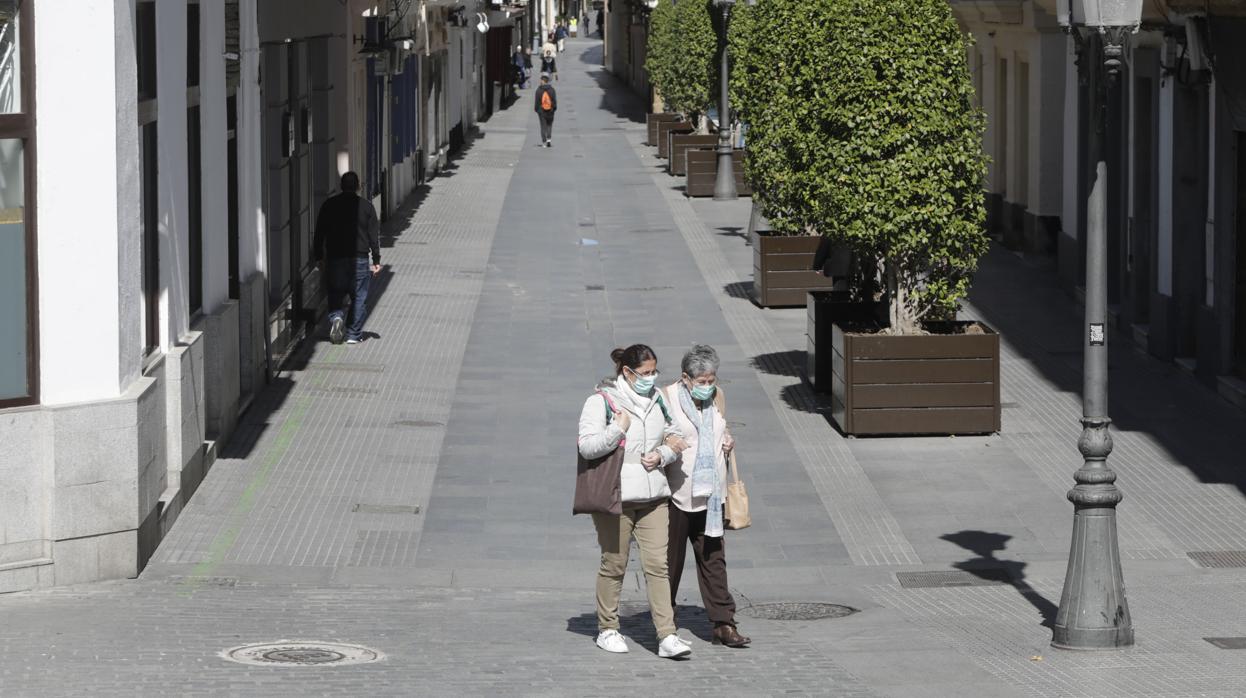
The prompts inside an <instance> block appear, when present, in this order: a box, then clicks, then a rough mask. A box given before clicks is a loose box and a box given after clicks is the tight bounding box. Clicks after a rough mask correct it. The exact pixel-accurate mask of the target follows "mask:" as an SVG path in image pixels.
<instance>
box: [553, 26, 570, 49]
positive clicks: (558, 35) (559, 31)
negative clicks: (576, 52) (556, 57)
mask: <svg viewBox="0 0 1246 698" xmlns="http://www.w3.org/2000/svg"><path fill="white" fill-rule="evenodd" d="M554 41H555V42H556V43H557V44H558V52H559V53H562V52H563V51H565V50H566V48H567V25H566V24H563V23H562V22H559V23H558V25H557V26H555V27H554Z"/></svg>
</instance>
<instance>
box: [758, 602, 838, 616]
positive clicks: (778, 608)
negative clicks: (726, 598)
mask: <svg viewBox="0 0 1246 698" xmlns="http://www.w3.org/2000/svg"><path fill="white" fill-rule="evenodd" d="M740 613H741V614H742V615H746V616H748V617H749V618H759V619H761V620H823V619H826V618H843V617H845V616H850V615H852V614H854V613H857V609H855V608H853V607H851V606H844V605H841V604H837V603H809V602H804V601H784V602H780V603H761V604H755V605H752V606H748V607H745V608H742V609H740Z"/></svg>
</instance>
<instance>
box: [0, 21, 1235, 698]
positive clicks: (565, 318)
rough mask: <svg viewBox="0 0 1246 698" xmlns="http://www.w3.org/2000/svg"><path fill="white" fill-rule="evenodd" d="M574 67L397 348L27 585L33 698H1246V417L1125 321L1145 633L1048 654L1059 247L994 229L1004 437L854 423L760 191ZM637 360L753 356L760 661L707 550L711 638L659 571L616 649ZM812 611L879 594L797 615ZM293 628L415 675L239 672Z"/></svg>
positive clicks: (580, 44) (1133, 534)
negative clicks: (845, 416)
mask: <svg viewBox="0 0 1246 698" xmlns="http://www.w3.org/2000/svg"><path fill="white" fill-rule="evenodd" d="M559 63H560V66H561V68H562V74H561V79H560V80H559V81H558V82H557V84H556V87H557V89H558V93H559V105H560V109H559V111H558V115H557V120H556V122H555V125H554V138H553V143H554V147H553V148H550V149H544V148H538V147H537V141H538V137H537V129H538V124H537V119H536V116H535V115H534V113H533V111H532V105H531V99H532V97H531V95H532V92H531V91H530V90H529V91H524V92H522V93H521V96H520V99H519V101H518V102H517V103H516V104H514V105H512V106H511V107H510V108H509V109H508V110H505V111H501V112H499V113H497V114H496V115H494V116H493V117H492V118H491V119H490V120H489V121H488V122H487V123H484V124H482V128H481V133H480V134H479V135H478V137H476V138H475V139H474V140H472V141H471V142H470V144H469V146H468V147H467V149H466V150H465V152H464V153H463V154H462V155H461V157H460V158H459V159H457V160H456V161H455V162H454V163H453V165H452V167H451V169H450V171H449V172H448V173H447V176H441V177H438V178H436V179H435V180H433V181H432V183H431V185H430V186H429V187H428V188H427V189H426V190H425V191H423V192H421V193H420V194H419V195H418V196H417V200H416V201H414V202H412V203H411V204H410V205H409V206H408V207H407V208H405V209H404V210H403V211H402V212H401V214H400V215H399V216H397V217H396V220H394V221H391V223H390V225H389V228H388V230H387V232H386V234H385V235H384V236H383V238H382V244H383V247H384V249H383V260H382V261H383V263H384V270H383V272H382V275H381V276H380V280H379V288H377V289H376V290H374V299H375V309H374V311H373V314H372V315H371V317H370V318H369V320H368V327H367V329H368V331H369V332H371V333H372V335H371V336H370V338H369V339H368V341H365V342H364V343H363V344H361V345H358V346H342V345H338V346H335V345H331V344H330V343H329V342H328V341H327V339H326V337H325V334H324V327H323V325H322V326H321V329H320V332H321V334H320V336H318V337H315V338H313V339H312V340H310V341H308V342H305V343H304V345H303V346H302V348H301V349H300V350H298V351H297V352H296V353H295V355H294V356H293V357H292V358H291V359H290V360H289V361H288V362H287V363H286V364H285V365H284V367H283V368H282V369H281V371H280V372H279V373H278V374H277V377H276V379H275V380H274V381H273V382H272V383H271V384H270V386H269V387H268V388H267V390H266V391H265V392H264V393H263V394H262V395H261V396H259V397H258V398H257V399H256V401H255V403H254V404H252V406H251V407H250V409H249V411H248V412H247V413H246V415H245V416H244V418H243V420H242V422H241V423H240V425H239V429H238V431H237V433H236V434H235V436H234V437H233V439H232V440H231V441H230V443H229V444H227V445H226V446H225V447H224V448H223V450H222V452H221V453H220V454H219V458H218V460H217V461H216V462H215V464H214V465H213V467H212V470H211V472H210V473H209V475H208V477H207V478H206V480H205V481H204V483H203V485H202V486H201V487H200V489H199V491H198V493H197V494H196V495H195V496H194V498H193V499H192V500H191V502H190V504H189V505H188V507H187V508H186V510H185V511H184V512H183V513H182V514H181V517H180V518H179V519H178V520H177V522H176V524H175V525H174V527H173V530H172V531H171V532H170V534H169V535H168V537H167V538H166V539H165V540H164V542H163V544H162V545H161V547H160V548H159V550H158V551H157V552H156V554H155V556H154V557H153V558H152V560H151V561H150V563H149V564H148V566H147V567H146V569H145V571H144V572H143V573H142V575H141V576H140V577H139V578H138V579H135V580H128V581H120V582H113V583H102V584H92V585H88V586H81V587H70V588H59V589H54V590H50V591H41V592H32V593H19V594H11V595H7V596H0V657H3V658H2V659H0V696H4V697H5V698H9V697H25V696H79V695H81V696H86V695H90V696H111V695H125V696H136V695H137V696H149V695H150V696H155V695H185V696H197V695H213V696H223V695H245V696H286V695H290V696H329V695H332V696H405V695H421V696H423V695H429V696H441V695H446V696H451V695H453V696H458V695H559V696H561V695H567V696H580V695H610V694H628V695H646V694H655V693H660V694H661V695H671V696H678V695H710V694H713V695H739V696H758V695H788V694H796V695H833V696H930V697H934V696H957V697H966V696H991V697H998V696H1226V697H1227V696H1242V695H1246V651H1242V650H1233V649H1221V648H1219V647H1217V646H1216V645H1213V644H1212V643H1210V642H1208V641H1206V640H1205V639H1204V638H1242V637H1243V636H1246V569H1243V566H1246V496H1244V495H1243V487H1244V486H1246V456H1243V452H1246V448H1243V447H1246V414H1244V413H1243V412H1241V411H1240V410H1237V409H1236V408H1233V407H1231V406H1230V405H1228V403H1225V402H1223V401H1221V400H1220V398H1218V397H1217V396H1216V395H1214V394H1213V393H1212V392H1210V391H1209V390H1207V389H1206V388H1204V387H1202V386H1200V385H1198V384H1197V383H1196V382H1195V381H1194V379H1193V378H1191V377H1189V376H1187V375H1185V374H1184V373H1183V372H1182V371H1181V370H1179V369H1177V368H1176V367H1174V366H1173V365H1171V364H1162V363H1159V362H1157V361H1155V360H1153V359H1151V358H1148V357H1147V356H1146V355H1145V354H1143V353H1140V352H1136V351H1134V350H1132V349H1131V348H1130V347H1129V346H1128V345H1127V343H1126V341H1125V340H1124V339H1123V338H1116V337H1114V341H1115V344H1114V345H1113V349H1112V370H1111V387H1112V391H1113V394H1112V395H1113V403H1112V410H1111V411H1112V414H1113V417H1114V420H1115V424H1114V426H1115V433H1114V437H1115V443H1116V450H1115V452H1114V453H1113V455H1112V461H1111V462H1112V464H1113V466H1114V467H1115V469H1116V470H1117V472H1118V473H1119V475H1120V480H1119V484H1120V486H1121V488H1122V490H1123V492H1124V495H1125V501H1124V502H1123V504H1122V505H1121V506H1120V508H1119V530H1120V545H1121V554H1122V558H1123V564H1124V571H1125V580H1126V584H1127V590H1128V599H1129V603H1130V608H1131V611H1132V614H1133V621H1134V626H1135V628H1136V632H1137V645H1136V646H1135V647H1133V648H1131V649H1129V650H1125V651H1113V652H1069V651H1059V650H1054V649H1051V648H1050V647H1049V644H1048V643H1049V641H1050V638H1051V631H1050V628H1049V626H1050V624H1051V622H1052V620H1053V619H1054V616H1055V613H1056V607H1057V605H1058V603H1059V601H1060V598H1059V597H1060V592H1061V587H1062V583H1063V577H1064V572H1065V565H1066V561H1067V551H1068V546H1069V537H1070V531H1071V524H1072V505H1071V504H1069V502H1068V501H1067V500H1066V499H1065V493H1066V492H1067V491H1068V489H1069V488H1070V487H1071V486H1072V484H1073V479H1072V474H1073V472H1074V470H1076V469H1077V468H1078V467H1079V466H1080V464H1081V463H1080V457H1079V455H1078V452H1077V449H1076V443H1077V438H1078V436H1079V434H1080V432H1081V425H1080V424H1079V423H1078V418H1079V416H1080V414H1081V411H1080V396H1079V389H1080V384H1081V383H1080V381H1081V378H1080V371H1081V357H1080V352H1079V349H1078V347H1079V344H1078V339H1077V338H1078V336H1079V335H1078V332H1079V330H1078V328H1079V327H1080V322H1081V320H1080V309H1079V307H1078V305H1077V303H1076V301H1075V300H1074V299H1072V298H1070V297H1068V296H1067V295H1066V294H1064V293H1063V292H1062V291H1061V290H1059V288H1058V287H1057V282H1056V278H1055V271H1054V269H1053V268H1052V263H1051V262H1050V261H1049V260H1045V259H1042V258H1037V259H1036V258H1027V257H1022V256H1018V255H1015V254H1013V253H1011V252H1009V251H1007V250H1005V249H1003V248H1001V247H996V248H995V249H993V250H992V252H991V253H990V255H989V256H988V258H986V259H985V260H984V262H983V267H982V270H981V273H980V275H979V277H978V281H977V284H976V286H975V291H974V294H973V297H972V303H971V304H970V305H969V306H968V307H967V308H966V309H965V314H966V316H967V317H973V318H977V319H981V320H984V321H986V322H987V323H988V324H990V325H991V326H992V327H994V328H996V329H998V330H999V331H1000V332H1001V333H1002V336H1003V345H1004V354H1003V368H1002V381H1003V388H1002V390H1003V398H1002V399H1003V401H1004V410H1003V414H1004V417H1003V429H1002V432H1001V433H1000V434H998V435H994V436H987V437H974V438H967V437H959V438H885V439H866V438H861V439H847V438H844V437H843V436H841V435H840V434H839V433H838V432H837V431H836V430H835V428H834V427H833V426H832V425H831V424H830V422H829V421H828V419H827V405H826V404H825V402H824V399H823V398H821V397H820V396H817V395H816V394H815V393H813V392H812V391H811V390H810V389H809V388H808V387H807V386H805V385H804V384H803V383H802V382H801V378H800V371H801V367H802V366H803V363H804V348H805V311H804V309H801V308H796V309H772V310H765V309H761V308H758V307H757V306H755V305H754V304H753V303H752V302H751V301H750V300H749V299H748V298H747V291H746V289H747V286H748V285H749V284H750V283H751V274H752V249H751V248H750V247H748V246H747V245H746V240H745V237H746V236H745V234H744V230H745V228H746V227H747V224H748V218H749V202H748V200H746V199H742V200H740V201H738V202H730V203H723V202H714V201H710V200H690V199H686V198H684V196H683V193H682V182H681V181H680V180H676V179H674V178H671V177H669V176H668V175H667V174H666V173H665V172H664V171H663V169H662V165H663V161H659V160H657V159H656V158H655V157H654V155H653V153H652V150H651V149H650V148H647V147H645V146H644V145H643V144H642V141H643V140H644V138H645V133H644V123H643V105H642V101H641V100H640V99H639V98H638V97H635V96H634V95H632V94H631V93H630V92H627V91H625V90H624V89H623V88H621V87H620V86H618V85H617V83H615V82H614V80H613V78H611V77H609V76H608V75H607V74H606V73H605V72H604V71H603V70H602V68H601V67H600V63H601V48H600V42H598V41H593V40H576V39H571V40H569V41H568V50H567V53H566V54H565V56H564V57H563V58H561V59H560V60H559ZM635 342H644V343H648V344H650V345H651V346H653V347H654V349H655V350H656V352H657V354H658V358H659V368H660V369H661V370H662V372H663V375H664V376H665V377H666V378H670V379H674V378H675V377H676V376H677V375H678V374H679V365H678V362H679V358H680V356H681V355H682V353H683V351H685V350H686V349H687V348H688V347H689V346H691V345H692V344H693V343H708V344H711V345H713V346H714V347H716V348H717V350H718V351H719V353H720V355H721V356H722V358H723V366H722V369H721V370H720V372H719V375H720V376H721V378H722V381H721V382H722V384H723V385H724V389H725V392H726V393H727V395H728V420H729V421H730V423H731V428H732V431H733V433H734V435H735V437H736V439H737V443H738V447H737V450H738V453H739V457H740V467H741V470H742V474H743V477H744V479H745V481H746V483H747V485H748V490H749V494H750V498H751V500H752V509H753V512H752V513H753V520H754V524H753V526H752V528H749V529H747V530H743V531H733V532H729V533H728V535H727V558H728V571H729V578H730V583H731V587H732V589H733V593H734V594H735V595H736V599H737V602H738V603H739V605H740V607H741V611H740V618H739V620H740V629H741V631H742V632H743V633H744V634H746V635H750V636H751V637H752V638H753V645H752V647H751V648H748V649H727V648H723V647H719V646H714V645H712V644H711V643H710V642H709V639H710V631H711V624H710V623H709V622H708V620H707V619H706V617H705V615H704V613H703V612H702V611H701V610H700V608H701V600H700V596H699V593H698V591H697V588H696V584H695V581H694V580H695V572H694V571H693V570H692V569H691V568H690V569H689V570H688V571H687V572H686V573H685V575H684V582H683V588H681V589H680V592H679V608H678V625H679V627H680V634H681V635H682V636H683V637H684V638H685V639H688V640H689V641H690V642H691V644H692V646H693V654H692V657H691V659H690V660H688V661H682V662H672V661H669V660H664V659H659V658H658V657H657V655H656V641H655V639H654V637H653V628H652V625H651V623H650V621H649V616H648V611H647V604H646V602H645V595H644V586H643V579H642V576H641V574H640V570H639V566H638V560H637V555H636V554H635V553H633V555H632V568H631V570H630V571H629V577H628V581H627V584H626V587H625V590H624V604H623V609H622V616H623V633H624V635H626V636H627V637H628V638H629V639H630V641H631V646H632V651H631V652H630V653H629V654H626V655H612V654H607V653H605V652H602V651H601V650H599V649H597V648H596V647H595V646H594V644H593V637H594V635H595V633H596V618H595V613H594V609H595V606H594V597H593V588H594V580H595V574H596V568H597V561H598V548H597V544H596V537H595V534H594V531H593V526H592V523H591V521H590V520H589V519H588V518H587V517H572V516H571V512H570V510H571V496H572V489H573V480H574V464H575V441H576V421H577V417H578V415H579V411H580V407H581V405H582V403H583V400H584V398H585V397H586V396H587V395H588V394H589V393H590V391H591V390H592V388H593V386H594V385H595V384H596V382H597V380H598V379H600V378H601V377H602V376H604V375H605V374H606V373H607V372H608V371H609V370H610V369H611V364H610V362H609V352H610V350H611V349H612V348H614V347H616V346H624V345H628V344H632V343H635ZM1199 552H1213V553H1222V554H1220V555H1213V556H1205V557H1210V558H1213V562H1214V561H1215V560H1220V561H1221V564H1227V565H1237V567H1233V566H1227V567H1215V566H1206V567H1204V566H1200V564H1198V563H1197V561H1196V560H1195V558H1194V557H1191V556H1190V553H1199ZM1203 564H1208V565H1210V564H1212V563H1207V562H1204V563H1203ZM978 568H992V569H1004V570H1006V571H1007V572H1008V579H1009V581H1007V582H999V581H992V580H991V579H982V578H980V577H979V576H976V575H974V574H972V572H966V571H965V570H973V569H978ZM915 572H916V573H941V574H930V575H920V574H918V575H914V574H908V573H915ZM946 573H951V574H952V575H953V576H952V577H951V578H950V581H949V578H948V576H947V574H946ZM987 576H989V575H987ZM794 602H798V603H803V604H841V605H846V606H849V607H851V608H853V609H856V610H857V611H858V612H856V613H853V614H851V615H848V616H846V617H837V618H825V619H818V620H771V619H766V618H765V616H768V615H769V616H773V615H776V614H775V613H774V611H775V610H776V608H775V607H773V606H770V604H780V603H794ZM810 608H811V607H808V606H805V607H801V608H798V609H796V610H810ZM779 610H782V609H779ZM814 610H816V609H814ZM780 615H781V614H780ZM279 641H286V643H285V644H287V645H290V644H293V643H297V642H303V641H307V642H310V641H321V642H336V643H347V644H355V645H362V646H365V647H367V648H370V649H372V650H375V651H376V652H378V653H380V655H381V657H380V658H379V660H378V661H375V662H371V663H364V664H354V665H348V666H330V665H322V666H314V665H313V666H293V667H283V666H273V665H263V663H261V664H260V665H246V664H240V663H235V662H232V661H227V660H226V659H224V658H223V657H222V656H221V655H222V653H223V652H225V651H226V650H229V649H231V648H235V647H239V646H242V645H248V644H252V643H264V642H274V643H276V642H279ZM1228 644H1230V645H1231V644H1232V643H1231V642H1230V643H1228ZM1239 644H1240V645H1246V641H1243V642H1242V643H1239Z"/></svg>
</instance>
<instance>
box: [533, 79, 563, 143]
mask: <svg viewBox="0 0 1246 698" xmlns="http://www.w3.org/2000/svg"><path fill="white" fill-rule="evenodd" d="M533 109H534V110H535V111H536V115H537V118H538V119H540V121H541V145H543V146H545V147H546V148H552V147H554V144H553V141H552V140H551V138H552V136H553V134H554V112H556V111H558V93H557V92H556V91H554V86H553V85H550V84H549V73H541V86H540V87H538V88H536V95H535V98H534V105H533Z"/></svg>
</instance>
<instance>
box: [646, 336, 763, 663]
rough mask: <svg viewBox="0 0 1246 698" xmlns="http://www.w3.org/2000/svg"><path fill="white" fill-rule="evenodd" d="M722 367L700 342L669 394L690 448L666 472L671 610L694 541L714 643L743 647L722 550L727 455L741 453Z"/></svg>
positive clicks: (677, 423) (686, 358)
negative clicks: (730, 425) (731, 424)
mask: <svg viewBox="0 0 1246 698" xmlns="http://www.w3.org/2000/svg"><path fill="white" fill-rule="evenodd" d="M718 366H719V360H718V352H716V351H714V348H713V347H710V346H707V345H704V344H698V345H696V346H694V347H692V349H691V350H690V351H689V352H688V353H687V354H684V358H683V361H682V362H681V365H680V368H681V369H682V371H683V374H682V375H681V376H680V377H679V380H677V381H675V382H674V383H672V384H671V385H669V386H667V387H666V390H665V392H666V397H667V401H668V403H669V404H670V405H671V406H672V407H673V409H672V410H671V412H672V415H671V416H672V418H673V420H674V426H675V427H676V428H677V429H678V431H679V432H680V433H681V434H682V435H683V438H684V441H685V442H686V443H687V444H688V448H687V449H685V450H684V451H683V452H681V453H680V454H679V458H678V459H677V460H676V461H675V462H674V463H673V464H671V466H670V467H669V468H668V469H667V479H668V480H669V481H670V486H671V492H672V495H671V506H670V515H669V525H670V541H669V543H668V544H667V561H668V564H667V568H668V571H669V575H670V585H671V605H672V607H673V606H674V600H675V595H676V593H677V592H678V591H679V580H680V577H682V576H683V570H684V559H685V557H686V556H687V551H688V543H690V542H691V543H692V554H693V556H694V557H695V558H696V565H697V580H698V581H699V582H700V586H701V600H702V602H704V604H705V611H706V614H707V615H708V616H709V618H710V620H711V621H713V622H714V637H713V642H714V644H715V645H726V646H727V647H744V646H745V645H747V644H749V642H751V640H750V639H749V638H747V637H745V636H743V635H741V634H740V632H739V631H738V630H737V629H736V623H735V599H733V598H732V597H731V591H730V590H729V589H728V587H727V558H726V554H725V551H724V545H723V543H724V541H723V503H724V500H725V496H724V495H725V493H726V489H727V458H728V456H729V455H730V453H731V451H732V449H733V448H735V439H733V438H732V436H731V432H730V431H729V430H728V429H727V420H726V417H725V416H724V415H725V410H726V398H725V396H724V395H723V391H722V388H721V387H719V386H718Z"/></svg>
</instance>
